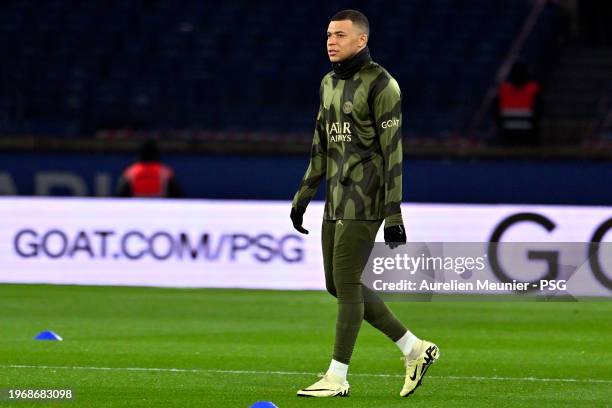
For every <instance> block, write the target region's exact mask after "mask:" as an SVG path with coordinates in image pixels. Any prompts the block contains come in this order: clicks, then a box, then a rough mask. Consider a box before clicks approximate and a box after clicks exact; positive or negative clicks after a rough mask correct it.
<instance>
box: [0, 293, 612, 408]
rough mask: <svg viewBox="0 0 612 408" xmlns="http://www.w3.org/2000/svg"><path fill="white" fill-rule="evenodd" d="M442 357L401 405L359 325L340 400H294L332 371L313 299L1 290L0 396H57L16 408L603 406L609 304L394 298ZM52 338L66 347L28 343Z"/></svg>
mask: <svg viewBox="0 0 612 408" xmlns="http://www.w3.org/2000/svg"><path fill="white" fill-rule="evenodd" d="M390 305H391V308H392V309H393V310H394V312H395V313H396V314H397V315H398V316H399V317H400V318H401V319H402V320H403V321H404V322H405V323H406V324H407V325H408V326H409V327H410V328H411V329H412V330H413V331H414V332H415V334H417V335H418V336H422V337H424V338H427V339H430V340H433V341H435V342H436V343H437V344H438V345H439V346H440V350H441V358H440V360H439V361H438V362H437V363H436V364H435V365H434V366H433V367H432V368H431V369H430V370H429V372H428V374H427V376H426V377H425V379H424V380H423V384H422V386H421V388H419V389H418V390H417V392H416V393H415V394H414V395H412V396H411V397H408V398H400V397H399V395H398V394H399V390H400V389H401V386H402V383H403V377H402V374H403V372H402V368H403V367H402V365H401V362H400V360H399V357H400V355H399V352H398V350H397V349H396V347H395V345H394V344H392V343H391V342H390V341H389V340H387V339H386V338H385V337H384V336H383V335H382V334H380V333H378V332H376V331H375V330H374V329H372V328H371V327H369V326H368V325H367V324H366V323H364V326H363V327H362V329H361V333H360V336H359V339H358V341H357V345H356V349H355V353H354V356H353V361H352V363H351V369H350V372H349V381H350V383H351V396H350V397H348V398H334V399H313V398H297V397H296V396H295V391H296V390H297V389H298V388H300V387H302V386H306V385H309V384H310V383H312V382H313V381H315V380H316V374H317V373H318V372H321V371H325V369H326V368H327V365H328V364H329V359H330V357H331V356H330V353H331V349H332V342H333V332H334V324H335V322H334V319H335V313H336V308H335V299H333V298H332V297H330V296H329V295H327V294H325V293H322V292H289V291H287V292H285V291H256V290H215V289H204V290H181V289H157V288H118V287H78V286H36V285H0V311H1V312H0V388H3V387H4V388H7V387H10V388H19V389H53V388H55V389H65V388H70V389H73V390H74V392H75V399H74V400H73V401H66V402H64V403H61V404H60V403H48V402H14V401H11V402H8V401H6V400H5V401H4V402H0V405H3V406H14V407H25V406H32V407H41V406H49V405H54V406H61V407H71V406H78V407H140V406H142V407H174V406H176V407H249V406H250V405H251V404H252V403H254V402H255V401H259V400H264V401H273V402H274V403H275V404H276V405H277V406H278V407H280V408H282V407H323V406H325V407H427V408H433V407H451V406H452V407H470V408H476V407H542V406H545V407H563V406H567V407H605V406H612V302H609V301H581V302H573V303H570V302H547V303H546V302H531V303H527V302H521V303H518V302H474V301H472V302H446V303H442V302H432V303H425V302H394V303H391V304H390ZM45 329H50V330H54V331H56V332H57V333H58V334H60V335H61V336H62V337H63V338H64V341H62V342H49V341H34V340H33V337H34V336H35V335H36V334H37V333H38V332H40V331H42V330H45Z"/></svg>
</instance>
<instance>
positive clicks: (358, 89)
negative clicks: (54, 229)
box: [291, 10, 439, 397]
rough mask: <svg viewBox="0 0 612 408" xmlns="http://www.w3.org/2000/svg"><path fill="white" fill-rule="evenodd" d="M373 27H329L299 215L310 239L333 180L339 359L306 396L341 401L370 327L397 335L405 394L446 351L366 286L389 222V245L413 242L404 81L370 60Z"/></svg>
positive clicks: (296, 205)
mask: <svg viewBox="0 0 612 408" xmlns="http://www.w3.org/2000/svg"><path fill="white" fill-rule="evenodd" d="M368 36H369V23H368V20H367V18H366V17H365V16H364V15H363V14H362V13H360V12H358V11H355V10H344V11H341V12H339V13H337V14H336V15H334V16H333V17H332V19H331V22H330V23H329V27H328V29H327V53H328V55H329V59H330V61H331V63H332V67H333V71H331V72H329V73H328V74H327V75H325V76H324V77H323V80H322V81H321V86H320V90H319V94H320V106H319V113H318V115H317V121H316V127H315V131H314V136H313V141H312V149H311V154H310V163H309V165H308V169H307V170H306V174H305V175H304V178H303V179H302V183H301V185H300V187H299V189H298V191H297V193H296V194H295V197H294V199H293V203H292V208H291V221H292V222H293V226H294V227H295V228H296V229H297V230H298V231H299V232H301V233H303V234H307V233H308V231H307V230H306V229H304V227H303V226H302V223H303V215H304V212H305V210H306V206H307V205H308V203H309V202H310V200H311V199H312V197H313V196H314V194H315V192H316V190H317V187H318V186H319V184H320V183H321V181H322V180H323V178H326V184H327V191H326V193H327V194H326V202H325V212H324V219H323V228H322V247H323V263H324V270H325V283H326V287H327V290H328V292H329V293H330V294H332V295H333V296H335V297H336V298H337V303H338V316H337V321H336V338H335V344H334V352H333V359H332V360H331V364H330V366H329V369H328V370H327V373H326V374H325V375H324V376H323V378H321V380H319V381H317V382H315V383H314V384H313V385H311V386H309V387H306V388H303V389H301V390H299V391H298V392H297V395H299V396H311V397H334V396H346V395H348V393H349V384H348V382H347V373H348V365H349V361H350V359H351V354H352V353H353V347H354V345H355V341H356V339H357V334H358V332H359V329H360V327H361V322H362V320H363V319H365V320H366V321H367V322H368V323H370V324H371V325H372V326H374V327H375V328H377V329H378V330H380V331H381V332H383V333H384V334H385V335H387V336H388V337H389V338H390V339H391V340H392V341H394V342H395V344H397V346H398V347H399V349H400V350H401V352H402V353H403V354H404V361H405V366H406V380H405V383H404V386H403V388H402V390H401V392H400V395H401V396H407V395H410V394H412V392H414V390H415V389H416V388H417V387H418V386H419V385H420V383H421V379H422V378H423V376H424V375H425V373H426V371H427V369H428V368H429V366H430V365H431V364H432V363H433V362H435V361H436V360H437V359H438V356H439V351H438V347H437V346H436V345H435V344H433V343H430V342H428V341H425V340H421V339H419V338H417V337H416V336H415V335H414V334H413V333H412V332H410V330H408V329H406V327H404V325H403V324H402V323H401V322H400V321H399V320H398V319H397V318H396V317H395V315H394V314H393V313H392V312H391V310H389V308H388V307H387V306H386V305H385V304H384V303H383V302H382V300H381V299H380V298H379V297H378V296H377V295H376V294H375V293H374V292H373V291H372V290H370V289H369V288H367V287H366V286H364V285H363V284H362V283H361V274H362V271H363V268H364V267H365V264H366V262H367V259H368V257H369V254H370V252H371V251H372V248H373V246H374V240H375V237H376V233H377V231H378V229H379V228H380V225H381V224H382V222H383V220H384V222H385V229H384V236H385V242H386V243H387V244H388V245H389V246H390V247H391V248H394V247H396V246H398V245H400V244H403V243H405V242H406V233H405V230H404V225H403V220H402V214H401V209H400V203H401V200H402V158H403V155H402V137H401V125H402V123H401V120H402V112H401V93H400V89H399V86H398V84H397V82H396V81H395V79H393V77H392V76H391V75H389V73H388V72H387V71H386V70H385V69H384V68H383V67H381V66H380V65H378V64H376V63H375V62H373V61H372V59H371V58H370V53H369V50H368V47H367V43H368Z"/></svg>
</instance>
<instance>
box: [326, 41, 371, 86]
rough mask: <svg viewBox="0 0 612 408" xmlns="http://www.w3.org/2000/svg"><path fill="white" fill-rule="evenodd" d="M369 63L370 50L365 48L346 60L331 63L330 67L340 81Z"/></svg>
mask: <svg viewBox="0 0 612 408" xmlns="http://www.w3.org/2000/svg"><path fill="white" fill-rule="evenodd" d="M370 61H372V58H371V57H370V50H369V49H368V47H365V48H364V49H363V50H361V51H359V52H358V53H357V54H355V55H353V56H352V57H351V58H349V59H347V60H344V61H340V62H332V67H333V69H334V73H335V74H336V76H337V77H339V78H340V79H349V78H351V77H352V76H353V75H355V74H356V73H357V71H359V70H360V69H361V67H363V66H364V65H365V64H367V63H368V62H370Z"/></svg>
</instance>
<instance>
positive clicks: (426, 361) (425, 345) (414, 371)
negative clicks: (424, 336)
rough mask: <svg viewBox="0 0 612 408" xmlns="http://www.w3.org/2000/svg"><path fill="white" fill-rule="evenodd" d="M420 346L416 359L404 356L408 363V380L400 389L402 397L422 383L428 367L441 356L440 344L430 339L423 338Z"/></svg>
mask: <svg viewBox="0 0 612 408" xmlns="http://www.w3.org/2000/svg"><path fill="white" fill-rule="evenodd" d="M419 347H420V351H419V356H418V357H417V358H416V359H414V360H408V358H407V357H403V360H404V363H405V364H406V381H405V382H404V388H402V390H401V391H400V396H402V397H407V396H409V395H410V394H412V393H413V392H414V390H416V389H417V387H418V386H419V385H421V380H423V376H425V373H426V372H427V369H428V368H429V367H430V366H431V365H432V364H433V363H435V362H436V360H438V358H439V357H440V350H438V346H436V345H435V344H433V343H430V342H429V341H425V340H421V344H420V345H419Z"/></svg>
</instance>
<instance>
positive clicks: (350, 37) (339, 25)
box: [327, 20, 368, 62]
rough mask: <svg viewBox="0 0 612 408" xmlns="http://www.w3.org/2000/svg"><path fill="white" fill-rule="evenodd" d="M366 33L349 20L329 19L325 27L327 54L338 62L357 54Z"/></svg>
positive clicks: (362, 44) (365, 41)
mask: <svg viewBox="0 0 612 408" xmlns="http://www.w3.org/2000/svg"><path fill="white" fill-rule="evenodd" d="M367 39H368V37H367V35H366V34H365V33H363V32H362V31H361V30H359V27H356V26H355V25H353V22H352V21H351V20H341V21H331V22H330V23H329V26H328V27H327V55H328V56H329V60H330V61H331V62H340V61H344V60H345V59H348V58H351V57H352V56H353V55H355V54H357V53H358V52H359V51H360V50H361V49H362V48H363V47H365V45H366V43H367Z"/></svg>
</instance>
